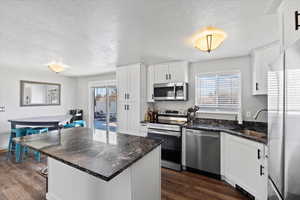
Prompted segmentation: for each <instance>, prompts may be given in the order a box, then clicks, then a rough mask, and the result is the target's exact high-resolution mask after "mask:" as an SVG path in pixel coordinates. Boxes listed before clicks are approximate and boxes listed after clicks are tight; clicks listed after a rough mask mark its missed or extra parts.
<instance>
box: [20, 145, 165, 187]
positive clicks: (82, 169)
mask: <svg viewBox="0 0 300 200" xmlns="http://www.w3.org/2000/svg"><path fill="white" fill-rule="evenodd" d="M162 143H163V141H161V142H159V143H157V144H156V145H154V146H153V147H152V148H151V149H150V150H149V151H147V152H146V153H144V154H142V155H141V156H139V157H138V158H136V159H135V160H134V161H133V162H131V163H128V164H127V165H126V166H124V167H123V168H122V169H120V170H119V171H117V172H115V173H114V174H112V175H111V176H109V177H107V176H103V175H100V174H98V173H96V172H94V171H91V170H88V169H86V168H84V167H81V166H79V165H76V164H74V163H71V162H68V161H66V160H64V159H61V158H59V157H56V156H53V155H51V154H49V153H47V152H44V151H43V149H36V148H33V147H31V146H28V145H26V144H22V143H21V145H22V146H26V147H28V148H31V149H33V150H35V151H38V152H40V153H42V154H45V155H46V156H48V157H50V158H53V159H55V160H57V161H60V162H63V163H64V164H66V165H69V166H71V167H74V168H76V169H78V170H80V171H82V172H86V173H88V174H90V175H92V176H94V177H96V178H100V179H102V180H104V181H107V182H108V181H110V180H112V179H113V178H114V177H116V176H118V175H119V174H121V173H122V172H123V171H124V170H126V169H127V168H129V167H130V166H132V165H133V164H134V163H136V162H138V161H139V160H141V159H142V158H143V157H145V156H146V155H147V154H149V153H150V152H152V151H153V150H154V149H156V148H157V147H159V146H160V145H161V144H162Z"/></svg>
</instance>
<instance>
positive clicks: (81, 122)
mask: <svg viewBox="0 0 300 200" xmlns="http://www.w3.org/2000/svg"><path fill="white" fill-rule="evenodd" d="M85 126H86V123H85V121H84V120H76V121H73V122H72V123H69V124H65V125H64V128H75V127H85Z"/></svg>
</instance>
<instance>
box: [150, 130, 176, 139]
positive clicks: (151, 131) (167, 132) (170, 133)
mask: <svg viewBox="0 0 300 200" xmlns="http://www.w3.org/2000/svg"><path fill="white" fill-rule="evenodd" d="M148 133H152V134H158V135H168V136H174V137H180V136H181V133H180V132H176V131H159V130H153V129H149V130H148Z"/></svg>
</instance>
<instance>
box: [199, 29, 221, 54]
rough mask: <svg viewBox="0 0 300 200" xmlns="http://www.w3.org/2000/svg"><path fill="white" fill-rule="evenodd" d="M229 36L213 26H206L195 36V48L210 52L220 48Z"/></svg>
mask: <svg viewBox="0 0 300 200" xmlns="http://www.w3.org/2000/svg"><path fill="white" fill-rule="evenodd" d="M226 38H227V34H226V33H225V32H224V31H223V30H221V29H219V28H215V27H212V26H208V27H205V28H204V29H202V30H201V31H200V33H199V34H197V35H196V36H195V41H194V45H195V48H197V49H199V50H201V51H207V52H208V53H209V52H211V51H212V50H214V49H216V48H218V47H219V46H220V45H221V44H222V42H223V41H224V40H225V39H226Z"/></svg>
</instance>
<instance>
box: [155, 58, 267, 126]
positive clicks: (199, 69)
mask: <svg viewBox="0 0 300 200" xmlns="http://www.w3.org/2000/svg"><path fill="white" fill-rule="evenodd" d="M233 70H240V71H241V75H242V107H243V120H247V121H254V119H253V117H252V116H253V115H254V114H255V112H256V111H257V110H258V109H261V108H267V96H253V95H252V88H251V87H252V84H251V81H252V70H251V60H250V56H243V57H234V58H225V59H218V60H210V61H204V62H197V63H191V64H190V67H189V100H188V101H187V102H172V103H170V102H160V103H156V107H157V108H158V109H174V110H178V109H181V110H186V109H187V108H188V107H191V106H192V105H194V103H195V75H196V74H197V73H206V72H224V71H233ZM247 112H250V113H251V117H247V116H246V113H247ZM224 118H225V117H224ZM258 121H264V122H266V121H267V116H266V114H265V113H263V114H262V115H261V116H260V117H259V119H258Z"/></svg>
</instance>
